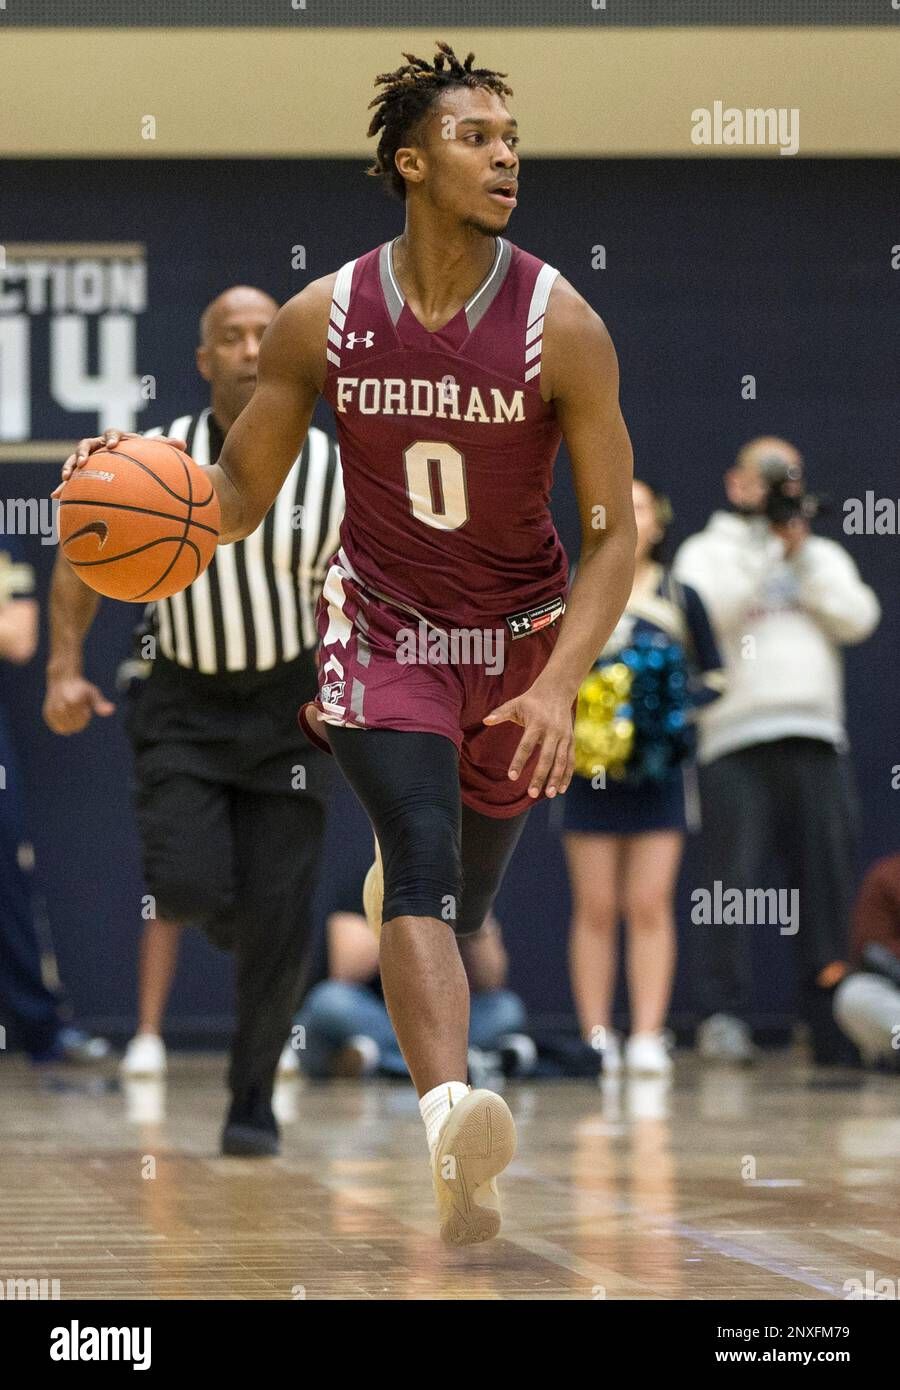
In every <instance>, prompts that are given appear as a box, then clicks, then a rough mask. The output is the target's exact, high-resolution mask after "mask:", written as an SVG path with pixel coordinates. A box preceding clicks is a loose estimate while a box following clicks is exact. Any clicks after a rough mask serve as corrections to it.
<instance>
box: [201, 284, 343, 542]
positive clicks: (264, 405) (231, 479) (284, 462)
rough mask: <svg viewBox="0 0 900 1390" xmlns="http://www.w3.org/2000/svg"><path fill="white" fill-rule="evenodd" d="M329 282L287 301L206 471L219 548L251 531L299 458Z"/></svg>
mask: <svg viewBox="0 0 900 1390" xmlns="http://www.w3.org/2000/svg"><path fill="white" fill-rule="evenodd" d="M334 279H335V277H334V276H333V275H329V276H326V277H325V278H324V279H321V280H314V281H313V283H312V284H311V285H308V286H307V287H306V289H305V290H302V291H301V293H300V294H298V295H295V296H294V298H293V299H290V300H288V302H287V304H285V305H284V307H283V308H282V309H280V310H279V311H278V313H277V314H276V315H275V317H274V319H273V320H272V322H271V323H270V324H269V327H268V328H267V329H266V331H265V333H264V335H263V338H262V342H261V343H260V347H259V368H258V371H259V375H258V380H257V385H256V390H255V391H254V393H253V396H252V397H251V399H250V401H249V402H248V403H247V405H246V406H245V407H244V409H243V411H242V412H241V414H240V415H239V416H238V418H237V419H236V420H235V422H234V424H233V425H232V427H231V429H230V430H229V431H228V435H227V437H226V439H225V443H224V445H223V446H222V452H221V454H220V455H219V461H218V463H217V464H214V465H213V467H212V468H210V470H209V475H210V478H211V480H212V484H213V486H214V487H215V489H216V492H217V493H218V496H219V505H220V507H221V510H222V522H221V531H220V535H219V542H220V544H221V543H223V542H228V541H237V540H241V539H242V538H243V537H244V536H249V535H250V533H251V532H252V531H255V530H256V528H257V526H258V525H259V524H260V522H261V521H262V519H263V517H264V516H265V514H266V512H267V511H268V510H269V508H270V507H271V505H272V503H273V502H274V501H275V498H276V497H277V496H278V491H279V489H280V487H281V485H282V483H283V482H284V480H285V478H286V477H287V474H288V470H289V469H290V467H291V465H292V464H293V462H294V460H295V459H296V457H297V454H298V453H299V452H300V449H301V447H302V444H303V440H304V438H305V436H306V433H307V430H308V429H309V423H310V420H311V419H312V413H313V410H314V408H315V404H316V400H317V399H318V396H319V394H320V392H321V390H322V387H323V385H324V381H325V342H326V337H327V333H328V312H329V307H330V304H331V292H332V289H333V286H334Z"/></svg>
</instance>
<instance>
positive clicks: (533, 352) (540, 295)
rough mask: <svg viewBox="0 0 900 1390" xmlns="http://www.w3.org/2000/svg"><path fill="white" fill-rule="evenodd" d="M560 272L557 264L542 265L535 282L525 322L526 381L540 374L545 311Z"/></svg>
mask: <svg viewBox="0 0 900 1390" xmlns="http://www.w3.org/2000/svg"><path fill="white" fill-rule="evenodd" d="M558 274H559V271H558V270H557V269H556V267H555V266H552V265H542V266H541V268H540V270H539V271H538V274H537V279H536V280H535V282H534V290H533V291H532V294H531V303H530V305H529V306H528V318H527V320H526V323H525V380H526V381H531V380H532V379H533V378H534V377H536V376H539V375H540V371H541V346H542V344H543V341H544V338H543V333H544V312H545V310H546V308H547V300H548V299H549V298H550V290H551V289H552V288H553V281H554V280H555V279H556V277H557V275H558ZM529 364H530V365H529Z"/></svg>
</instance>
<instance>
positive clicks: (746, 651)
mask: <svg viewBox="0 0 900 1390" xmlns="http://www.w3.org/2000/svg"><path fill="white" fill-rule="evenodd" d="M674 572H675V575H676V577H677V578H678V579H680V580H682V581H683V583H685V584H691V585H693V587H694V588H695V589H696V590H697V591H698V593H699V594H700V596H701V598H702V599H703V601H704V603H705V604H706V607H707V610H708V612H709V615H710V618H711V620H712V623H713V626H714V628H715V631H716V636H717V638H718V640H719V643H720V646H721V651H722V657H723V660H724V663H725V669H726V672H727V687H726V691H725V694H724V695H723V696H722V698H721V699H719V700H716V701H715V702H714V703H713V704H711V705H710V707H709V708H708V709H707V710H706V711H704V712H703V713H702V714H701V716H700V719H699V728H700V746H699V754H698V755H699V759H700V761H701V762H710V761H711V760H712V759H713V758H720V757H722V755H723V754H725V753H731V752H734V751H735V749H738V748H747V747H750V746H751V745H752V744H755V743H767V742H771V741H772V740H773V739H777V738H790V737H805V738H820V739H824V740H825V741H826V742H828V743H833V744H835V746H837V747H843V746H844V745H845V743H846V734H845V731H844V673H843V661H842V658H841V651H840V648H841V646H843V645H846V644H849V643H853V642H861V641H862V640H863V639H864V638H866V637H868V636H869V634H870V633H871V632H873V631H874V629H875V627H876V626H877V624H878V620H879V618H880V616H881V608H880V606H879V603H878V599H877V598H876V597H875V594H874V593H873V591H872V590H871V589H870V588H869V587H868V585H867V584H864V583H863V582H862V580H861V579H860V577H859V573H858V571H857V568H856V566H855V564H854V563H853V561H852V560H851V558H850V556H849V555H848V554H847V552H846V551H845V550H844V549H843V547H842V546H840V545H838V544H837V543H836V542H835V541H830V540H826V539H824V537H822V536H810V537H809V539H808V540H807V541H806V542H805V544H804V545H803V546H802V547H801V548H800V551H799V552H798V553H797V554H796V555H795V556H794V557H793V558H791V559H787V558H785V554H784V546H783V543H782V541H781V540H780V539H779V537H778V536H776V535H775V534H774V533H773V532H772V530H771V529H770V527H769V524H768V522H767V521H766V520H765V519H764V518H762V517H750V518H748V517H743V516H740V515H738V514H737V513H732V512H714V513H713V515H712V516H711V517H710V519H709V522H708V524H707V526H706V529H705V530H703V531H700V532H698V534H697V535H695V536H690V537H689V538H688V539H687V540H686V541H685V542H684V544H683V545H682V546H681V548H680V549H679V551H678V554H677V555H676V556H675V563H674Z"/></svg>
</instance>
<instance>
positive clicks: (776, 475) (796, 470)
mask: <svg viewBox="0 0 900 1390" xmlns="http://www.w3.org/2000/svg"><path fill="white" fill-rule="evenodd" d="M759 471H760V473H761V474H762V477H763V481H764V482H765V484H766V489H767V490H766V496H765V500H764V501H763V504H762V507H761V508H760V510H761V512H762V514H763V516H765V517H768V519H769V521H771V522H772V523H773V525H775V526H783V525H784V523H785V522H787V521H793V520H794V519H795V517H802V519H803V520H804V521H812V519H813V518H814V517H816V516H819V515H821V514H822V513H824V512H827V510H828V499H827V498H826V497H824V496H822V495H821V494H819V493H815V492H807V491H806V489H805V488H804V486H803V472H802V469H801V468H800V467H799V466H798V465H797V464H796V463H786V462H785V460H784V459H783V458H781V456H780V455H778V454H772V455H770V456H769V457H768V458H764V459H762V460H761V461H760V465H759Z"/></svg>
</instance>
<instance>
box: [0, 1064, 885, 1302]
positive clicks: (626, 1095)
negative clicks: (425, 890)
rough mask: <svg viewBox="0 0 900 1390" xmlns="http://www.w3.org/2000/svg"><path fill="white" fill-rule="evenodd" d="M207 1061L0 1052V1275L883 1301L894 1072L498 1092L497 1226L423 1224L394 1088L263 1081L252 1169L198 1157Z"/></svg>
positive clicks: (209, 1148)
mask: <svg viewBox="0 0 900 1390" xmlns="http://www.w3.org/2000/svg"><path fill="white" fill-rule="evenodd" d="M223 1075H224V1059H223V1058H221V1057H212V1056H196V1055H195V1056H176V1057H174V1058H173V1059H172V1061H171V1070H170V1074H169V1079H168V1082H167V1083H166V1084H165V1086H164V1087H163V1086H157V1085H155V1084H154V1083H149V1082H147V1083H132V1084H131V1085H129V1086H128V1087H127V1088H125V1089H120V1088H119V1086H118V1083H117V1081H116V1080H115V1077H114V1073H113V1072H112V1071H110V1072H109V1073H107V1074H106V1075H105V1076H104V1074H102V1073H101V1074H100V1075H97V1074H96V1073H93V1074H91V1073H87V1072H85V1071H72V1070H68V1071H65V1072H63V1071H56V1072H51V1073H42V1074H38V1073H36V1072H35V1071H33V1070H32V1069H30V1068H29V1067H28V1066H27V1065H26V1064H25V1063H24V1062H22V1061H20V1060H18V1059H16V1058H8V1059H6V1060H5V1061H3V1062H2V1064H0V1282H4V1283H5V1281H6V1280H7V1279H15V1278H18V1279H22V1278H36V1279H41V1278H45V1279H48V1280H54V1279H55V1280H58V1281H59V1291H60V1294H61V1296H62V1297H63V1298H67V1297H72V1298H92V1299H116V1298H149V1299H160V1298H162V1299H165V1298H179V1299H182V1298H191V1299H291V1298H302V1297H306V1298H309V1299H314V1298H315V1299H322V1298H325V1299H405V1298H423V1297H424V1298H429V1299H463V1298H465V1299H471V1298H478V1299H596V1298H607V1299H672V1298H692V1299H712V1298H727V1299H739V1300H742V1299H750V1300H757V1299H789V1300H806V1299H842V1298H846V1297H847V1294H848V1291H851V1290H853V1289H855V1288H856V1285H855V1284H849V1283H848V1281H851V1280H857V1281H860V1285H861V1287H864V1286H865V1281H866V1280H867V1279H868V1280H869V1282H870V1284H872V1283H874V1281H877V1280H887V1281H890V1283H889V1284H888V1285H885V1284H882V1285H881V1288H882V1289H884V1288H888V1287H893V1290H894V1293H893V1296H894V1297H895V1298H896V1297H897V1296H898V1294H900V1162H898V1156H900V1106H898V1101H900V1083H898V1081H897V1080H896V1079H892V1078H889V1077H881V1076H867V1077H865V1078H860V1077H859V1076H857V1075H855V1074H851V1073H839V1074H838V1073H836V1074H828V1073H818V1074H816V1073H814V1072H812V1071H811V1070H810V1069H809V1068H808V1067H806V1066H805V1065H804V1064H803V1063H802V1062H800V1061H798V1060H796V1059H794V1058H787V1057H784V1056H774V1057H767V1058H766V1060H765V1061H764V1062H763V1063H762V1064H761V1065H760V1066H759V1067H758V1068H757V1069H756V1070H754V1071H751V1072H738V1071H729V1070H718V1071H711V1070H704V1069H701V1068H700V1067H699V1066H698V1065H697V1063H696V1062H695V1061H694V1059H693V1058H691V1057H684V1058H682V1057H679V1058H678V1061H677V1072H676V1079H675V1083H674V1085H673V1086H672V1087H670V1088H667V1087H665V1086H664V1085H656V1084H655V1083H653V1082H644V1083H639V1084H635V1083H625V1084H623V1085H622V1086H617V1085H615V1086H614V1085H612V1084H611V1083H608V1084H607V1085H605V1086H604V1087H602V1088H601V1087H592V1086H590V1085H588V1084H587V1083H579V1082H567V1083H556V1082H553V1083H546V1082H545V1083H539V1084H537V1083H535V1084H525V1083H521V1084H518V1085H511V1086H509V1087H508V1089H507V1091H506V1095H507V1099H508V1101H509V1103H510V1105H511V1107H512V1110H513V1113H514V1114H515V1116H516V1120H517V1124H518V1130H519V1152H518V1155H517V1157H516V1159H515V1161H514V1163H513V1165H512V1167H511V1168H510V1169H509V1170H508V1171H507V1174H506V1175H505V1177H504V1178H503V1179H502V1180H501V1192H502V1195H503V1199H504V1212H505V1220H504V1229H503V1232H502V1234H501V1236H500V1238H499V1239H498V1240H496V1241H494V1242H492V1243H490V1244H488V1245H484V1246H479V1247H476V1248H474V1249H471V1250H468V1251H455V1250H451V1249H448V1248H445V1247H444V1246H442V1245H441V1244H440V1242H439V1241H438V1239H437V1236H436V1229H435V1219H434V1211H433V1199H432V1195H431V1188H430V1172H429V1167H428V1162H427V1149H426V1146H425V1138H424V1130H423V1127H422V1123H421V1120H420V1118H419V1114H418V1110H417V1107H416V1104H415V1097H414V1095H413V1093H412V1089H411V1088H410V1087H406V1086H403V1085H391V1084H387V1083H380V1082H378V1083H356V1082H341V1083H335V1084H333V1085H331V1086H327V1087H322V1086H316V1087H310V1086H307V1085H305V1083H303V1082H302V1081H301V1082H295V1081H291V1082H287V1083H285V1084H284V1085H282V1086H280V1087H279V1091H278V1096H277V1109H278V1111H279V1114H280V1117H281V1119H282V1123H283V1152H282V1156H281V1157H279V1158H277V1159H267V1160H256V1161H253V1160H247V1159H224V1158H220V1157H218V1156H217V1145H218V1135H219V1128H220V1125H221V1122H222V1116H223V1112H224V1107H225V1092H224V1087H223Z"/></svg>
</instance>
